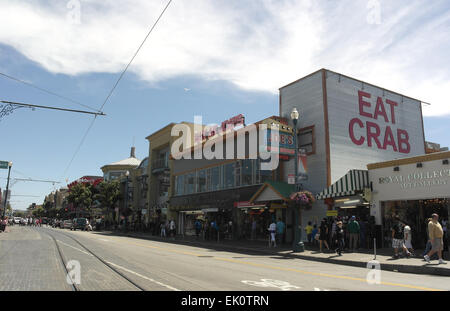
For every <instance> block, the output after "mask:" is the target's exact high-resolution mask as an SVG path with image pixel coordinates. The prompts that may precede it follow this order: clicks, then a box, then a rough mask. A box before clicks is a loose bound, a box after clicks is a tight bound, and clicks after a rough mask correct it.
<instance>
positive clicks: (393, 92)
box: [279, 68, 425, 103]
mask: <svg viewBox="0 0 450 311" xmlns="http://www.w3.org/2000/svg"><path fill="white" fill-rule="evenodd" d="M323 71H325V72H327V71H328V72H331V73H334V74H337V75H340V76H341V77H345V78H348V79H352V80H355V81H358V82H361V83H364V84H366V85H370V86H372V87H376V88H379V89H382V90H385V91H387V92H389V93H392V94H396V95H400V96H403V97H405V98H409V99H412V100H415V101H418V102H421V103H425V102H424V101H422V100H420V99H416V98H413V97H411V96H407V95H404V94H401V93H399V92H395V91H391V90H388V89H386V88H384V87H380V86H378V85H375V84H372V83H369V82H365V81H362V80H359V79H356V78H353V77H350V76H347V75H344V74H342V73H339V72H336V71H332V70H329V69H326V68H322V69H319V70H317V71H314V72H313V73H311V74H309V75H306V76H304V77H302V78H300V79H298V80H295V81H293V82H291V83H289V84H286V85H285V86H282V87H280V88H279V90H282V89H284V88H286V87H288V86H291V85H292V84H295V83H297V82H300V81H301V80H303V79H306V78H308V77H311V76H313V75H315V74H317V73H319V72H323Z"/></svg>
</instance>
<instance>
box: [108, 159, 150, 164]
mask: <svg viewBox="0 0 450 311" xmlns="http://www.w3.org/2000/svg"><path fill="white" fill-rule="evenodd" d="M141 162H142V161H141V160H139V159H136V158H127V159H124V160H121V161H119V162H114V163H111V164H108V165H107V166H113V165H125V166H139V164H141Z"/></svg>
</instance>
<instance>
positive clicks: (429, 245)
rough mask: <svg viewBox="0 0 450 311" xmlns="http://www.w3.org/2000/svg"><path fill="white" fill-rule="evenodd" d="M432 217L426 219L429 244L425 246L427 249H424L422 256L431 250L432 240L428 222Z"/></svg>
mask: <svg viewBox="0 0 450 311" xmlns="http://www.w3.org/2000/svg"><path fill="white" fill-rule="evenodd" d="M430 221H431V218H427V219H426V220H425V228H426V232H427V244H426V246H425V250H424V251H423V254H422V256H425V255H426V254H428V253H429V251H430V250H431V241H430V233H429V231H428V224H429V223H430Z"/></svg>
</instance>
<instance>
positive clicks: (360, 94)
mask: <svg viewBox="0 0 450 311" xmlns="http://www.w3.org/2000/svg"><path fill="white" fill-rule="evenodd" d="M363 97H367V98H370V94H369V93H366V92H363V91H358V98H359V114H360V115H362V116H363V117H367V118H372V115H371V114H370V113H368V112H365V111H364V106H366V107H370V106H371V105H370V103H368V102H365V101H364V100H363Z"/></svg>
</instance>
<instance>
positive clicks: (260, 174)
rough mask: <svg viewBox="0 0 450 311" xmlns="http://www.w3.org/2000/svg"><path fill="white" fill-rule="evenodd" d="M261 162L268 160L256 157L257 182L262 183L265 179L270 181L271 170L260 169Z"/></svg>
mask: <svg viewBox="0 0 450 311" xmlns="http://www.w3.org/2000/svg"><path fill="white" fill-rule="evenodd" d="M261 162H270V159H269V160H260V159H258V162H257V163H258V164H257V165H258V166H257V170H258V172H257V176H258V183H260V184H263V183H265V182H266V181H271V180H272V171H266V170H264V171H263V170H261Z"/></svg>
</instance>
